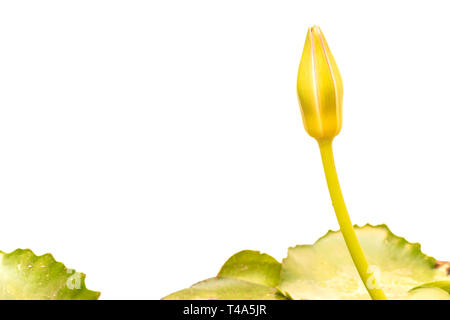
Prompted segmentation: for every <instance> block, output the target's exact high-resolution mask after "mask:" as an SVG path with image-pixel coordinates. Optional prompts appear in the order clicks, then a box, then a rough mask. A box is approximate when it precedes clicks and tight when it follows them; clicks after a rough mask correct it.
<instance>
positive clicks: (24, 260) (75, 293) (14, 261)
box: [0, 249, 100, 300]
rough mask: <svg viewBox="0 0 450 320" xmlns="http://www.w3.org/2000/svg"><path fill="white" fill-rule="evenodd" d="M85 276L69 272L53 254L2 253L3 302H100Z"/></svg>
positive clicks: (0, 294) (0, 295)
mask: <svg viewBox="0 0 450 320" xmlns="http://www.w3.org/2000/svg"><path fill="white" fill-rule="evenodd" d="M85 277H86V276H85V275H84V274H82V273H79V272H75V270H71V269H67V268H66V267H65V266H64V265H63V264H62V263H61V262H57V261H55V259H54V258H53V256H52V255H50V254H44V255H42V256H36V255H35V254H34V253H33V252H32V251H31V250H29V249H27V250H22V249H17V250H15V251H14V252H11V253H4V252H1V251H0V299H1V300H96V299H98V297H99V296H100V293H99V292H95V291H91V290H88V289H86V285H85V282H84V279H85Z"/></svg>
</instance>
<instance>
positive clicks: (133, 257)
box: [0, 0, 450, 299]
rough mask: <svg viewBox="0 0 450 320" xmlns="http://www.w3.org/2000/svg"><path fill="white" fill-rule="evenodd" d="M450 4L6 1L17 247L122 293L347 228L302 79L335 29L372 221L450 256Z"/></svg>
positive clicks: (345, 157) (279, 253)
mask: <svg viewBox="0 0 450 320" xmlns="http://www.w3.org/2000/svg"><path fill="white" fill-rule="evenodd" d="M446 3H447V2H446V1H372V2H369V1H261V0H258V1H242V0H240V1H230V0H229V1H210V0H209V1H111V0H108V1H91V0H89V1H60V0H58V1H2V2H1V3H0V213H1V220H0V221H1V222H0V223H1V231H0V249H1V250H3V251H6V252H9V251H12V250H14V249H15V248H18V247H19V248H31V249H33V250H34V251H35V252H36V253H38V254H43V253H46V252H51V253H53V255H54V256H55V257H56V259H57V260H59V261H63V262H64V263H65V264H66V265H67V266H69V267H72V268H75V269H77V270H79V271H82V272H84V273H86V274H87V285H88V287H89V288H91V289H93V290H99V291H101V292H102V298H103V299H113V298H114V299H131V298H137V299H159V298H161V297H163V296H165V295H167V294H169V293H171V292H173V291H176V290H179V289H182V288H185V287H187V286H189V285H191V284H193V283H194V282H196V281H199V280H202V279H205V278H208V277H211V276H214V275H215V274H216V273H217V271H218V270H219V268H220V266H221V265H222V263H223V262H224V261H225V260H226V259H227V258H228V257H229V256H231V255H232V254H233V253H235V252H237V251H240V250H242V249H256V250H261V251H263V252H266V253H269V254H271V255H273V256H274V257H275V258H277V259H278V260H281V259H282V258H283V257H284V256H285V254H286V251H287V248H288V247H289V246H293V245H296V244H305V243H312V242H313V241H315V240H316V239H317V238H318V237H320V236H321V235H323V234H324V233H325V232H326V231H327V230H328V229H330V228H331V229H336V228H337V222H336V220H335V217H334V213H333V210H332V207H331V203H330V200H329V197H328V191H327V189H326V184H325V179H324V176H323V172H322V167H321V163H320V156H319V152H318V148H317V146H316V143H315V141H314V140H313V139H312V138H310V137H309V136H308V135H307V134H306V132H305V131H304V129H303V126H302V123H301V119H300V112H299V108H298V104H297V98H296V90H295V88H296V87H295V85H296V75H297V67H298V63H299V60H300V56H301V52H302V48H303V44H304V41H305V36H306V31H307V28H308V27H309V26H311V25H313V24H318V25H319V26H321V28H322V30H323V32H324V34H325V36H326V38H327V40H328V43H329V45H330V47H331V50H332V52H333V54H334V56H335V58H336V61H337V63H338V65H339V68H340V70H341V73H342V76H343V79H344V87H345V93H344V126H343V130H342V132H341V134H340V135H339V136H338V137H337V139H336V140H335V153H336V154H335V155H336V163H337V167H338V172H339V175H340V178H341V184H342V188H343V192H344V195H345V198H346V200H347V205H348V209H349V211H350V214H351V216H352V219H353V222H354V223H358V224H365V223H366V222H371V223H373V224H377V223H386V224H388V226H389V227H390V228H391V229H392V231H393V232H394V233H396V234H398V235H401V236H404V237H406V238H407V239H408V240H410V241H413V242H420V243H421V244H422V247H423V251H424V252H425V253H427V254H429V255H432V256H434V257H436V258H438V259H450V250H449V248H448V228H449V223H450V215H449V214H450V201H449V193H450V190H449V188H450V187H449V181H450V167H449V163H450V151H449V149H450V142H449V137H450V126H449V119H450V99H449V92H450V89H449V88H450V78H449V74H450V59H449V56H450V44H449V43H450V42H449V37H448V35H449V32H450V19H448V12H449V8H448V7H447V6H446Z"/></svg>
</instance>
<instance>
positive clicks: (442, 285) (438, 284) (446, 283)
mask: <svg viewBox="0 0 450 320" xmlns="http://www.w3.org/2000/svg"><path fill="white" fill-rule="evenodd" d="M420 288H439V289H441V290H444V291H446V292H447V293H449V294H450V280H443V281H434V282H428V283H424V284H421V285H420V286H417V287H415V288H413V289H412V290H417V289H420Z"/></svg>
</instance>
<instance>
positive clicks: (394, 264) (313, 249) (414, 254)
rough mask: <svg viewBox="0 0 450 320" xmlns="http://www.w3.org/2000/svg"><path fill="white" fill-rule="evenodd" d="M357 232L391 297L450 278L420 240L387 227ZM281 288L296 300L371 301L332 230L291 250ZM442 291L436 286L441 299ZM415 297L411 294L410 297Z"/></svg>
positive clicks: (365, 228) (337, 236) (285, 260)
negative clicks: (395, 233) (423, 248)
mask: <svg viewBox="0 0 450 320" xmlns="http://www.w3.org/2000/svg"><path fill="white" fill-rule="evenodd" d="M355 232H356V235H357V237H358V239H359V241H360V242H361V246H362V247H363V250H364V252H365V254H366V256H367V259H368V261H369V264H370V265H371V268H372V270H373V271H374V274H375V276H376V278H377V279H378V283H379V285H380V287H381V288H382V289H383V290H384V292H385V293H386V296H387V298H388V299H398V298H406V297H408V291H409V290H410V289H412V288H414V287H416V286H419V285H421V284H423V283H427V282H434V281H441V280H450V277H449V276H448V275H447V273H446V272H444V271H443V270H441V269H437V268H435V265H436V260H435V259H433V258H431V257H429V256H427V255H425V254H423V253H422V251H421V250H420V245H419V244H418V243H409V242H408V241H406V240H405V239H404V238H400V237H397V236H395V235H394V234H393V233H392V232H391V231H390V230H389V229H388V228H387V227H386V226H385V225H379V226H371V225H366V226H364V227H358V226H355ZM280 289H281V290H282V291H283V292H287V293H289V294H290V295H291V296H292V297H293V298H294V299H370V297H369V295H368V293H367V291H366V289H365V287H364V285H363V283H362V281H361V279H360V278H359V276H358V273H357V271H356V268H355V267H354V265H353V262H352V259H351V257H350V254H349V252H348V250H347V248H346V246H345V242H344V239H343V236H342V234H341V233H340V232H334V231H330V232H328V233H327V234H326V235H325V236H324V237H322V238H320V239H319V240H317V241H316V243H314V245H300V246H296V247H294V248H290V249H289V250H288V256H287V258H286V259H284V260H283V262H282V270H281V283H280ZM439 290H441V289H439ZM439 290H434V292H436V293H438V294H437V295H436V299H439V298H442V292H441V291H443V290H441V291H439ZM431 291H433V290H427V292H428V293H427V294H430V292H431ZM422 292H425V291H423V290H422V291H421V293H422ZM444 293H446V292H445V291H444ZM417 295H418V293H417V292H416V293H412V296H409V298H411V297H414V296H416V297H417ZM444 296H445V295H444Z"/></svg>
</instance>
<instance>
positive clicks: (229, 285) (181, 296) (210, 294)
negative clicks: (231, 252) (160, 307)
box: [163, 278, 287, 300]
mask: <svg viewBox="0 0 450 320" xmlns="http://www.w3.org/2000/svg"><path fill="white" fill-rule="evenodd" d="M163 299H164V300H287V298H286V297H285V296H283V295H282V294H281V293H280V292H279V291H278V290H277V289H275V288H272V287H269V286H265V285H261V284H256V283H252V282H248V281H244V280H239V279H232V278H211V279H207V280H204V281H201V282H199V283H197V284H195V285H193V286H192V287H190V288H188V289H184V290H181V291H178V292H175V293H172V294H171V295H168V296H167V297H165V298H163Z"/></svg>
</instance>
